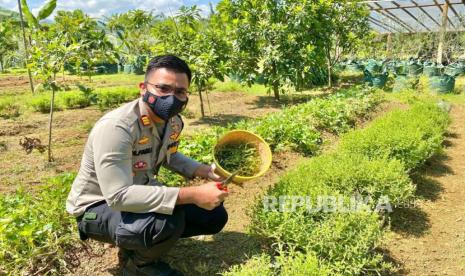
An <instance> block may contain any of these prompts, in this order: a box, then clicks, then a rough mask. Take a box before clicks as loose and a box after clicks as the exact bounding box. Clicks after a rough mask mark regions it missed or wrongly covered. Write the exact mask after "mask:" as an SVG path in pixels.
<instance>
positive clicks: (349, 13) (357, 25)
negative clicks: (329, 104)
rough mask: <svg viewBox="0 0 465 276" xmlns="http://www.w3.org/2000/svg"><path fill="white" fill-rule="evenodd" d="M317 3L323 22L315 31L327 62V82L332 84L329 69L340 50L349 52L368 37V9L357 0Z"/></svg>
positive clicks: (338, 56)
mask: <svg viewBox="0 0 465 276" xmlns="http://www.w3.org/2000/svg"><path fill="white" fill-rule="evenodd" d="M321 3H322V4H321V5H320V8H319V12H318V14H319V15H320V16H319V20H320V21H321V23H322V24H323V26H325V27H324V28H322V29H321V32H320V33H319V40H320V41H321V42H322V44H323V47H324V52H325V56H326V63H327V66H328V86H329V87H331V86H332V71H333V67H334V65H335V64H336V63H337V62H339V61H340V59H341V57H342V55H343V54H344V53H349V52H350V51H352V49H354V48H355V47H356V46H357V45H358V44H359V43H361V42H363V40H364V39H367V38H368V35H369V33H370V26H369V23H368V16H369V10H368V9H367V8H366V7H365V6H364V5H361V1H348V0H327V1H322V2H321Z"/></svg>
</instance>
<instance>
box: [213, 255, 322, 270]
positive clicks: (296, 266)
mask: <svg viewBox="0 0 465 276" xmlns="http://www.w3.org/2000/svg"><path fill="white" fill-rule="evenodd" d="M280 253H281V254H280V255H278V256H276V258H274V260H273V261H271V258H270V256H268V255H266V254H261V255H256V256H253V257H252V258H251V259H249V260H248V261H247V262H246V263H244V264H241V265H235V266H232V267H231V268H230V269H229V271H227V272H225V273H223V274H222V275H225V276H236V275H237V276H242V275H245V276H256V275H264V276H272V275H283V276H294V275H308V276H325V275H328V270H327V269H326V268H325V267H321V266H320V265H319V263H318V259H317V258H316V257H315V255H313V254H304V253H302V252H299V251H290V252H284V251H281V252H280Z"/></svg>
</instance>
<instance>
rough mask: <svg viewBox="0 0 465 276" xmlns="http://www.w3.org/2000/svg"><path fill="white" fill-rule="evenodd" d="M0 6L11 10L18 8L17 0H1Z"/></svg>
mask: <svg viewBox="0 0 465 276" xmlns="http://www.w3.org/2000/svg"><path fill="white" fill-rule="evenodd" d="M0 7H2V8H5V9H10V10H16V11H17V10H18V1H17V0H0Z"/></svg>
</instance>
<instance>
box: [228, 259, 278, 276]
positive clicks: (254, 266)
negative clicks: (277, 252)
mask: <svg viewBox="0 0 465 276" xmlns="http://www.w3.org/2000/svg"><path fill="white" fill-rule="evenodd" d="M273 270H274V269H273V266H272V264H271V258H270V256H268V255H266V254H262V255H258V256H254V257H252V258H251V259H249V260H248V261H247V262H246V263H244V264H241V265H234V266H232V267H231V268H230V269H229V271H227V272H224V273H222V275H223V276H256V275H263V276H272V275H275V274H274V273H273Z"/></svg>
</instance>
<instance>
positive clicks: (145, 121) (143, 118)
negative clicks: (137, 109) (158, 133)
mask: <svg viewBox="0 0 465 276" xmlns="http://www.w3.org/2000/svg"><path fill="white" fill-rule="evenodd" d="M140 120H141V122H142V125H144V126H149V125H150V119H149V116H147V115H142V116H141V117H140Z"/></svg>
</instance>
